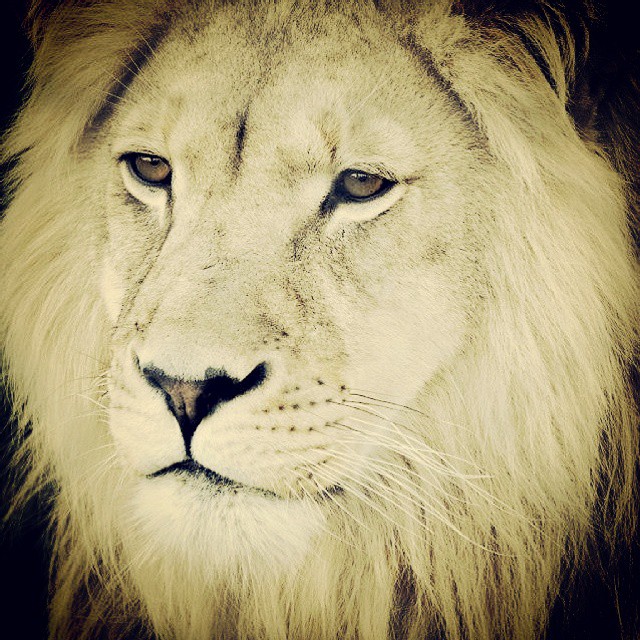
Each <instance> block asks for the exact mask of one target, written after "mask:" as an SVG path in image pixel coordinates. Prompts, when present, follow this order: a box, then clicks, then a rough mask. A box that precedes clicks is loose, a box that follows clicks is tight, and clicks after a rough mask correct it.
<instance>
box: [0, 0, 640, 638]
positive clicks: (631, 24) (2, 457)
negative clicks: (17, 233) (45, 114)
mask: <svg viewBox="0 0 640 640" xmlns="http://www.w3.org/2000/svg"><path fill="white" fill-rule="evenodd" d="M473 1H474V0H471V2H473ZM0 2H1V4H0V51H1V53H2V58H1V60H2V63H1V64H0V76H1V82H0V130H3V131H4V130H5V128H6V127H7V125H8V124H9V123H10V121H11V118H12V114H13V113H14V112H15V110H16V109H17V107H18V106H19V104H20V97H19V96H20V94H21V91H22V88H23V85H24V79H25V74H26V71H27V69H28V66H29V62H30V52H29V46H28V42H27V39H26V38H25V36H24V34H23V32H22V29H21V22H22V16H23V15H24V11H25V8H24V2H22V1H21V0H4V1H3V0H0ZM476 4H480V5H483V4H485V3H481V2H476ZM486 4H487V5H488V4H489V2H486ZM634 5H635V2H624V1H622V0H609V2H607V6H610V7H611V15H610V18H609V21H608V25H609V27H608V29H607V30H606V31H605V32H603V33H601V34H599V36H598V40H597V41H596V42H595V45H596V46H599V47H602V48H603V49H607V48H608V47H609V46H610V45H611V46H612V48H615V49H617V50H619V51H620V52H621V55H622V56H623V57H624V60H625V63H624V64H625V65H626V68H625V67H623V70H624V69H626V72H625V73H624V74H623V76H621V78H620V82H625V81H627V82H628V77H630V76H634V77H635V78H636V79H640V72H639V70H638V68H637V67H636V64H637V63H638V60H639V59H640V54H639V53H638V52H639V50H640V27H639V26H638V25H639V24H640V21H638V19H637V17H636V16H635V14H634V13H630V11H633V6H634ZM483 8H484V7H483ZM617 73H620V70H619V69H618V70H617ZM637 125H638V128H639V129H640V113H638V114H637ZM0 171H4V168H2V169H0ZM4 197H5V194H4V193H2V198H3V201H4ZM5 395H6V394H4V393H3V390H2V388H1V387H0V514H3V513H4V511H5V508H6V504H7V500H8V498H7V495H6V491H5V487H6V484H7V459H8V458H7V454H8V452H9V446H10V442H11V441H12V438H13V435H14V429H13V425H12V424H11V422H10V421H9V413H8V405H7V403H6V399H5ZM41 507H42V505H38V504H32V505H30V506H29V508H27V510H26V512H25V513H24V514H23V515H22V516H21V517H20V518H19V519H18V520H17V521H15V520H12V521H11V522H10V523H9V524H8V525H6V524H5V525H4V526H2V525H0V576H2V579H1V580H0V621H2V623H1V624H2V628H3V635H4V637H7V638H20V639H21V640H41V639H44V638H45V637H46V591H47V572H48V564H47V563H48V553H47V551H46V549H47V543H46V532H45V528H44V526H43V516H42V509H41ZM639 560H640V553H638V546H637V545H636V547H635V548H634V549H633V550H632V552H631V553H624V554H622V555H621V556H620V557H618V558H616V559H615V560H611V561H610V562H609V561H607V560H605V566H604V568H603V570H602V571H599V570H598V569H594V570H593V571H592V572H590V573H589V574H588V575H585V576H582V577H581V578H580V579H579V581H578V585H577V586H573V587H572V588H571V594H570V598H569V604H568V605H567V606H563V605H561V606H559V607H557V608H556V609H555V611H554V615H553V624H552V629H551V631H550V634H549V640H569V639H575V640H578V639H580V640H615V639H616V638H619V637H620V632H619V625H618V622H617V620H618V617H619V616H620V617H621V618H622V619H625V618H626V619H630V618H633V617H634V616H635V615H637V612H638V609H639V605H638V602H639V600H640V561H639ZM607 563H608V564H607ZM612 576H613V578H612ZM614 594H617V599H616V596H615V595H614ZM566 595H569V594H566ZM616 600H617V604H616ZM618 607H619V609H618ZM203 640H204V639H203ZM292 640H298V639H292ZM299 640H306V639H299ZM469 640H474V639H469ZM513 640H518V639H513Z"/></svg>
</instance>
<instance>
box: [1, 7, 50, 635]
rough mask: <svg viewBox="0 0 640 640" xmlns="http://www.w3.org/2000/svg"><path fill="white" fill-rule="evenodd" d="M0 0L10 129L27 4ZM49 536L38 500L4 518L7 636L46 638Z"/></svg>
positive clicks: (23, 67) (24, 62) (4, 415)
mask: <svg viewBox="0 0 640 640" xmlns="http://www.w3.org/2000/svg"><path fill="white" fill-rule="evenodd" d="M0 2H1V4H0V55H1V57H0V60H1V63H0V131H4V130H5V129H6V127H7V125H8V124H9V123H10V122H11V119H12V117H13V113H14V112H15V111H16V109H17V107H18V106H19V104H20V95H21V93H22V88H23V85H24V79H25V74H26V71H27V69H28V67H29V62H30V59H31V56H30V52H29V45H28V41H27V39H26V37H25V36H24V34H23V30H22V29H21V21H22V16H23V15H24V12H25V3H24V2H22V1H20V0H0ZM4 169H5V168H4V167H2V169H0V171H2V172H3V173H4ZM0 194H1V197H2V206H3V207H4V202H5V195H6V194H5V192H4V190H2V191H0ZM3 391H4V389H2V387H0V517H4V513H5V510H6V505H7V495H6V485H7V462H8V452H9V444H10V442H11V440H12V435H13V428H12V427H13V425H11V424H10V423H9V420H8V417H9V410H8V409H9V408H8V404H7V402H6V394H5V393H3ZM44 537H45V533H44V527H43V526H42V516H41V515H38V508H37V505H35V504H32V505H30V506H29V508H28V509H27V511H26V512H25V513H24V514H23V515H22V516H21V517H20V518H19V519H18V521H17V522H16V521H11V522H10V523H9V524H8V525H7V524H5V525H4V526H3V525H2V524H1V523H0V576H1V578H0V621H1V622H0V624H1V625H2V631H0V634H2V635H3V637H5V638H7V639H12V640H13V639H14V638H15V639H16V640H17V639H18V638H20V639H23V640H41V639H44V638H46V595H47V572H48V559H47V557H48V553H47V552H46V551H45V548H46V545H45V543H44Z"/></svg>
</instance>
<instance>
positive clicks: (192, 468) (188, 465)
mask: <svg viewBox="0 0 640 640" xmlns="http://www.w3.org/2000/svg"><path fill="white" fill-rule="evenodd" d="M169 474H176V475H181V476H190V477H198V478H202V479H204V480H207V481H208V482H209V483H211V484H212V485H214V486H216V487H227V488H230V489H236V490H237V489H242V488H244V485H242V484H240V483H239V482H236V481H235V480H231V478H227V477H226V476H223V475H220V474H219V473H216V472H215V471H213V470H212V469H207V467H203V466H202V465H201V464H200V463H199V462H196V461H195V460H193V459H191V458H189V459H187V460H181V461H180V462H176V463H175V464H172V465H169V466H168V467H164V469H160V470H159V471H155V472H154V473H151V474H149V475H148V476H147V477H148V478H160V477H161V476H166V475H169Z"/></svg>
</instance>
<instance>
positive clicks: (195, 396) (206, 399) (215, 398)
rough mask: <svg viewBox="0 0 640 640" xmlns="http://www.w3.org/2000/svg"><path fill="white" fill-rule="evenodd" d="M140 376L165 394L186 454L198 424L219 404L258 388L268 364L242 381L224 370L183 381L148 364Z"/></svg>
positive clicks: (214, 370) (215, 370) (264, 364)
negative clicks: (198, 378)
mask: <svg viewBox="0 0 640 640" xmlns="http://www.w3.org/2000/svg"><path fill="white" fill-rule="evenodd" d="M141 372H142V375H143V376H144V378H145V379H146V380H147V382H148V383H149V384H150V385H151V386H152V387H154V388H156V389H159V390H160V391H161V392H162V394H163V395H164V398H165V401H166V403H167V407H168V408H169V410H170V411H171V413H172V414H173V415H174V417H175V418H176V420H177V422H178V424H179V425H180V430H181V431H182V437H183V439H184V442H185V446H186V449H187V454H188V453H189V449H190V446H191V439H192V438H193V434H194V433H195V431H196V429H197V427H198V425H199V424H200V422H202V420H204V418H206V417H207V416H208V415H210V414H212V413H213V412H214V411H215V410H216V409H217V408H218V407H219V406H220V405H221V404H223V403H224V402H229V401H230V400H233V399H234V398H237V397H238V396H241V395H243V394H245V393H248V392H249V391H251V390H252V389H255V388H256V387H259V386H260V385H261V384H262V383H263V382H264V380H265V378H266V377H267V365H266V363H264V362H263V363H261V364H259V365H258V366H256V367H255V368H254V369H253V370H252V371H251V372H250V373H249V375H247V376H246V377H245V378H243V379H242V380H238V379H237V378H233V377H232V376H230V375H228V374H227V372H226V371H225V370H224V369H213V368H209V369H207V371H206V372H205V377H204V378H203V379H201V380H184V379H182V378H177V377H173V376H170V375H168V374H167V373H166V372H164V371H163V370H162V369H159V368H157V367H155V366H153V365H147V366H145V367H143V368H142V369H141Z"/></svg>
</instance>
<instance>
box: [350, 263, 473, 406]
mask: <svg viewBox="0 0 640 640" xmlns="http://www.w3.org/2000/svg"><path fill="white" fill-rule="evenodd" d="M443 272H444V269H442V270H441V269H431V270H430V271H425V272H421V273H415V272H414V273H412V272H407V273H404V274H402V273H399V272H397V271H395V272H394V271H392V272H390V273H388V276H389V277H387V278H385V279H384V280H382V281H378V282H377V283H376V284H375V285H372V290H370V291H369V292H368V293H369V295H368V296H367V297H366V298H365V299H363V300H360V301H359V302H358V303H355V301H353V302H352V303H351V304H349V309H348V310H345V312H344V313H343V314H341V315H342V316H343V318H347V319H349V320H348V321H347V322H346V323H345V324H344V328H343V330H344V332H345V334H346V335H347V336H348V339H347V340H346V343H347V344H348V345H349V347H348V348H349V362H350V371H349V374H348V378H349V380H350V383H351V385H352V386H354V387H361V388H366V389H368V390H371V391H380V392H384V393H392V394H397V395H398V397H404V398H407V399H409V398H411V397H413V396H414V395H415V393H417V391H419V389H420V388H421V387H422V386H423V384H424V383H425V382H427V381H428V380H429V379H430V378H431V377H432V376H433V375H435V374H436V373H437V371H438V370H439V369H440V368H441V367H442V366H443V365H444V364H446V363H447V362H448V361H449V360H450V359H451V358H453V357H454V356H455V354H456V353H458V351H459V349H460V347H461V344H462V341H463V338H464V335H465V332H466V317H467V314H466V312H465V308H464V304H463V302H462V301H461V300H459V299H458V298H457V296H456V295H455V289H453V288H452V287H451V285H450V283H449V279H448V278H447V277H446V276H445V275H444V273H443ZM367 298H368V300H367Z"/></svg>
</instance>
